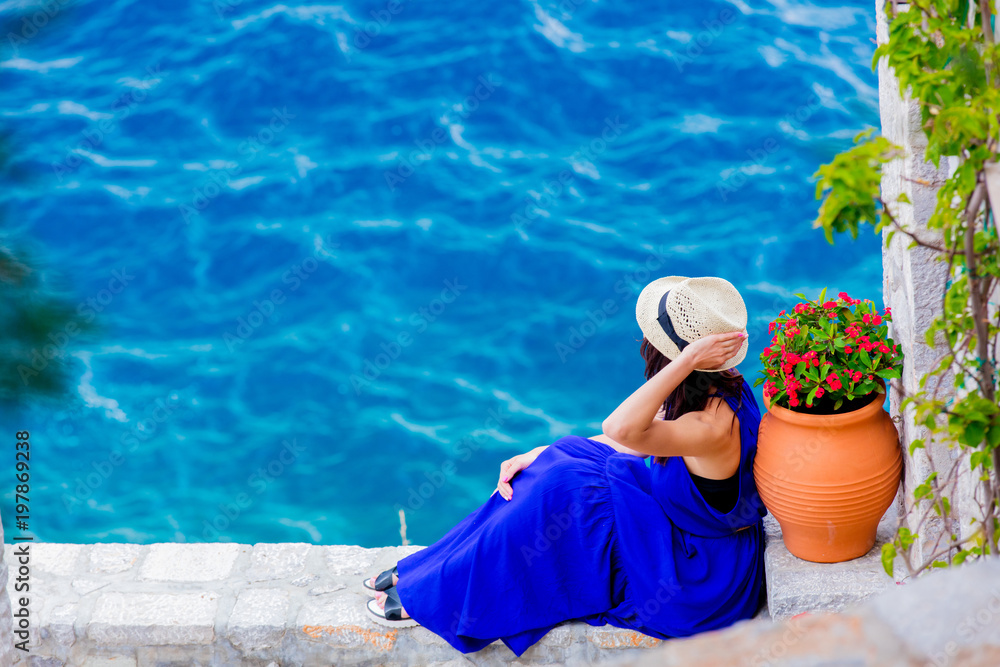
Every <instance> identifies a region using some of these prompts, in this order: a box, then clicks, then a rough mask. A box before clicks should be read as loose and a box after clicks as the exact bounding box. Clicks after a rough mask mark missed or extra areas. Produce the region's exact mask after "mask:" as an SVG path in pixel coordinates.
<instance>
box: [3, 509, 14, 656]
mask: <svg viewBox="0 0 1000 667" xmlns="http://www.w3.org/2000/svg"><path fill="white" fill-rule="evenodd" d="M7 550H9V547H8V548H7V549H5V548H4V544H3V524H2V523H0V590H3V591H5V592H6V590H7V578H8V572H7V560H6V558H4V555H5V554H4V552H5V551H7ZM12 633H13V622H12V618H11V608H10V598H9V597H8V596H7V595H6V594H5V595H0V665H9V664H11V662H13V660H14V656H13V651H14V647H13V646H12V642H9V641H7V639H6V638H7V637H13V636H14V635H13V634H12Z"/></svg>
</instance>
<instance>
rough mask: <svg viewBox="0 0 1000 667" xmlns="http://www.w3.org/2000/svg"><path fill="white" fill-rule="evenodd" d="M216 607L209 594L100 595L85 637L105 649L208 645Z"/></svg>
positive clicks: (217, 599) (213, 625) (210, 639)
mask: <svg viewBox="0 0 1000 667" xmlns="http://www.w3.org/2000/svg"><path fill="white" fill-rule="evenodd" d="M183 546H185V547H189V548H190V547H192V546H200V545H190V544H187V545H183ZM218 607H219V596H218V594H216V593H212V592H205V593H117V592H108V593H102V594H101V596H100V597H99V598H98V599H97V602H96V603H95V604H94V610H93V612H92V613H91V616H90V622H89V623H88V624H87V637H88V638H89V639H90V640H91V641H93V642H95V643H97V644H102V645H105V646H159V645H165V644H209V643H211V642H212V641H213V640H214V639H215V616H216V612H217V611H218Z"/></svg>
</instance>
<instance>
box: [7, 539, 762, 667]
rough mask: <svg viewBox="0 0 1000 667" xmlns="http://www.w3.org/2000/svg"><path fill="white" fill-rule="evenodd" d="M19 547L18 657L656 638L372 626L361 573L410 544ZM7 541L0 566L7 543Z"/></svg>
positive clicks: (433, 655) (342, 655)
mask: <svg viewBox="0 0 1000 667" xmlns="http://www.w3.org/2000/svg"><path fill="white" fill-rule="evenodd" d="M9 546H10V545H8V547H9ZM30 548H31V595H30V600H31V603H30V606H29V610H30V621H31V629H32V640H31V644H30V646H31V652H30V653H29V654H25V653H23V652H21V651H17V650H15V651H14V652H13V653H14V655H13V658H14V661H15V662H14V664H18V665H33V666H34V665H45V666H46V667H59V666H60V665H74V666H75V665H83V666H85V667H107V666H113V665H119V666H121V665H123V666H128V667H136V666H138V665H154V664H212V665H256V666H259V667H265V666H269V665H329V664H336V665H362V664H366V665H367V664H380V665H381V664H386V665H410V664H413V665H417V664H419V665H438V666H439V667H444V666H445V665H447V666H448V667H457V666H458V665H472V664H475V665H507V664H519V665H535V664H549V663H562V664H565V663H570V664H580V663H597V662H606V661H609V660H616V659H619V658H622V657H627V656H629V655H631V654H633V653H636V652H639V653H641V652H645V651H646V650H647V649H648V648H650V647H654V646H658V645H659V644H661V643H662V642H660V641H659V640H657V639H653V638H651V637H647V636H646V635H642V634H640V633H637V632H632V631H627V630H620V629H618V628H614V627H611V626H604V627H592V626H590V625H587V624H585V623H570V624H566V625H563V626H560V627H558V628H556V629H555V630H553V631H552V632H550V633H549V634H548V635H546V636H545V637H544V638H543V639H542V641H540V642H539V643H538V644H536V645H535V646H533V647H532V648H531V649H530V650H529V651H528V652H526V653H525V654H524V655H523V656H521V658H520V659H518V658H516V656H515V655H514V654H513V653H512V652H511V651H510V650H509V649H508V648H507V647H506V646H504V645H503V644H502V643H501V642H496V643H494V644H493V645H491V646H489V647H487V648H486V649H484V650H482V651H479V652H478V653H474V654H470V655H462V654H461V653H459V652H457V651H455V650H454V649H453V648H451V647H450V646H449V645H448V644H447V643H446V642H445V641H444V640H442V639H441V638H439V637H437V636H436V635H434V634H433V633H431V632H429V631H427V630H426V629H424V628H420V627H417V628H400V629H392V628H386V627H383V626H381V625H378V624H376V623H374V621H372V620H370V619H369V617H368V615H367V613H366V612H365V609H364V605H365V603H366V602H367V600H368V595H367V591H366V590H365V589H364V588H363V587H362V586H361V583H360V578H361V577H362V576H364V575H365V574H369V573H373V572H376V571H378V570H384V569H388V568H389V567H391V566H392V565H393V564H394V563H395V562H396V561H398V560H399V559H400V558H402V557H404V556H406V555H407V554H409V553H412V552H413V551H416V550H417V549H419V548H420V547H384V548H379V549H365V548H362V547H357V546H342V545H338V546H315V545H310V544H256V545H247V544H231V543H228V544H171V543H164V544H151V545H134V544H53V543H41V542H39V543H33V544H31V547H30ZM4 551H5V552H6V553H5V554H4V556H5V559H4V560H5V562H6V563H7V565H8V566H9V565H10V564H11V561H12V559H13V551H14V550H13V549H12V548H7V549H5V550H4ZM14 583H15V582H14V580H13V579H10V580H9V581H8V585H7V594H8V595H9V596H11V598H14V596H18V597H20V596H22V595H23V593H16V592H15V591H14V588H13V587H14ZM764 617H765V618H766V612H764Z"/></svg>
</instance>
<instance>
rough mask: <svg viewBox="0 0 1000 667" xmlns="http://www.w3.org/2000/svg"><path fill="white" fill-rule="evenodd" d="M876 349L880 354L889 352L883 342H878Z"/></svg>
mask: <svg viewBox="0 0 1000 667" xmlns="http://www.w3.org/2000/svg"><path fill="white" fill-rule="evenodd" d="M878 351H879V352H881V353H882V354H889V347H888V346H887V345H886V344H885V343H879V346H878Z"/></svg>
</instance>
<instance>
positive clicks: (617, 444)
mask: <svg viewBox="0 0 1000 667" xmlns="http://www.w3.org/2000/svg"><path fill="white" fill-rule="evenodd" d="M587 439H588V440H596V441H597V442H603V443H604V444H605V445H608V446H609V447H614V448H615V449H617V450H618V451H619V452H622V453H623V454H631V455H632V456H638V457H639V458H641V459H644V458H646V457H647V456H649V454H643V453H642V452H637V451H635V450H634V449H629V448H628V447H626V446H625V445H623V444H621V443H620V442H615V441H614V440H612V439H611V438H609V437H608V436H606V435H604V434H603V433H601V434H600V435H592V436H590V437H589V438H587Z"/></svg>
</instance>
